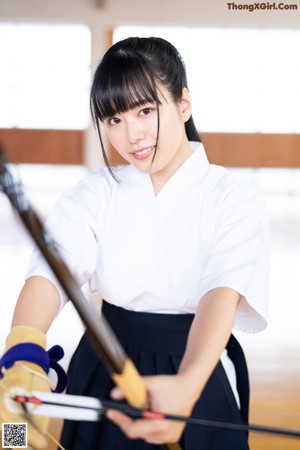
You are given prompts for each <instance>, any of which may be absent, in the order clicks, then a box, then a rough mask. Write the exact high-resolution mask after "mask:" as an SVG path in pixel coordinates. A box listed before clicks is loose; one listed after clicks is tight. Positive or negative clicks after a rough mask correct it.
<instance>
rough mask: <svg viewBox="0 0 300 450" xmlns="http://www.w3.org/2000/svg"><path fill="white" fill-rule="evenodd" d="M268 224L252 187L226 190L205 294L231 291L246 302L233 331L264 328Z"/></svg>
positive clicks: (233, 186) (205, 276) (205, 275)
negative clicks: (212, 291)
mask: <svg viewBox="0 0 300 450" xmlns="http://www.w3.org/2000/svg"><path fill="white" fill-rule="evenodd" d="M269 247H270V246H269V226H268V220H267V213H266V207H265V204H264V201H263V198H262V196H261V195H260V194H259V193H258V192H257V191H256V190H255V189H254V188H253V187H252V186H250V185H247V184H246V183H243V182H234V183H232V184H231V186H230V187H229V188H226V187H224V195H223V198H222V201H221V202H220V204H219V206H218V208H217V210H216V218H215V225H214V232H213V236H212V240H211V246H210V250H209V252H208V257H207V261H206V264H205V269H204V273H203V278H202V288H201V293H202V295H204V294H205V293H206V292H208V291H210V290H211V289H214V288H217V287H229V288H232V289H234V290H235V291H237V292H239V293H240V294H241V295H242V296H243V298H242V300H241V302H240V304H239V306H238V309H237V313H236V318H235V323H234V328H235V329H237V330H239V331H244V332H248V333H254V332H257V331H261V330H263V329H264V328H265V327H266V323H267V322H266V318H267V304H268V287H269V286H268V285H269V266H270V261H269V260H270V256H269V254H270V250H269Z"/></svg>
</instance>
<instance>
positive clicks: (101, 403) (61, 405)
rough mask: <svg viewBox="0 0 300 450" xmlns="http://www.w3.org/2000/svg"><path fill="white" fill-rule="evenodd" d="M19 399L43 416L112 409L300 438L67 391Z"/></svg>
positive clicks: (97, 415)
mask: <svg viewBox="0 0 300 450" xmlns="http://www.w3.org/2000/svg"><path fill="white" fill-rule="evenodd" d="M14 400H15V401H16V402H19V403H21V404H24V403H25V404H28V405H30V406H31V408H30V413H31V414H35V415H40V416H44V415H46V416H48V417H60V418H64V419H69V420H86V421H98V420H101V418H102V417H103V416H104V415H105V414H106V412H107V411H108V410H110V409H116V410H118V411H122V412H123V413H125V414H127V415H128V416H130V417H132V418H144V419H148V420H173V421H177V422H185V423H188V424H192V425H199V426H204V427H212V428H222V429H227V430H236V431H247V432H248V431H254V432H259V433H267V434H275V435H281V436H285V437H293V438H300V431H298V430H292V429H286V428H277V427H270V426H266V425H255V424H246V423H243V422H234V421H224V420H217V419H205V418H201V417H196V416H190V417H186V416H179V415H173V414H164V413H160V412H154V411H149V410H145V409H140V408H132V407H131V406H129V405H126V404H124V403H120V402H115V401H107V400H101V399H98V398H94V397H85V396H77V395H66V394H51V393H46V392H35V391H34V392H32V396H20V395H19V396H16V397H14Z"/></svg>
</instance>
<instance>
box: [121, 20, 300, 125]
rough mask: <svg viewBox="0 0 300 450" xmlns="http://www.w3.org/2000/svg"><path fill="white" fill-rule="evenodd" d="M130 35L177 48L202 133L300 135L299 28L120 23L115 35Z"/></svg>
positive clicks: (122, 36)
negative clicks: (162, 40)
mask: <svg viewBox="0 0 300 450" xmlns="http://www.w3.org/2000/svg"><path fill="white" fill-rule="evenodd" d="M128 36H159V37H162V38H165V39H167V40H169V41H170V42H171V43H172V44H174V45H175V47H177V49H178V50H179V52H180V53H181V55H182V57H183V59H184V61H185V63H186V68H187V74H188V81H189V89H190V92H191V97H192V101H193V115H194V119H195V123H196V125H197V128H198V129H199V130H200V131H204V132H205V131H206V132H228V133H235V132H236V133H239V132H246V133H300V119H299V117H300V110H299V108H300V107H299V105H300V83H299V80H300V58H299V48H300V30H296V29H295V30H294V29H245V28H243V29H237V28H195V27H154V26H120V27H118V28H116V29H115V31H114V37H113V39H114V42H116V41H119V40H121V39H124V38H126V37H128Z"/></svg>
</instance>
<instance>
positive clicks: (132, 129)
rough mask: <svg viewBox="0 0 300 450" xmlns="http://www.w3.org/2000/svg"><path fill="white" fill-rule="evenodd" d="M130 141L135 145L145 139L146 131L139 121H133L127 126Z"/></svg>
mask: <svg viewBox="0 0 300 450" xmlns="http://www.w3.org/2000/svg"><path fill="white" fill-rule="evenodd" d="M127 135H128V141H129V142H130V143H131V144H134V143H136V142H138V141H141V140H143V139H144V138H145V130H144V127H143V125H142V124H141V123H139V122H138V121H132V122H130V123H128V124H127Z"/></svg>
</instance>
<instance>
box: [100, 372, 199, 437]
mask: <svg viewBox="0 0 300 450" xmlns="http://www.w3.org/2000/svg"><path fill="white" fill-rule="evenodd" d="M143 381H144V383H145V386H146V389H147V392H148V399H149V406H150V409H151V410H152V411H155V412H162V413H169V414H180V415H183V416H188V415H189V414H190V413H191V411H192V408H193V405H194V403H195V401H196V400H197V396H195V394H194V393H192V392H189V388H188V385H187V380H185V377H184V376H183V375H170V376H169V375H163V376H162V375H158V376H151V377H143ZM111 397H112V398H113V399H114V400H121V399H123V398H124V395H123V394H122V392H121V390H120V389H119V388H114V389H113V390H112V392H111ZM107 417H108V418H109V419H111V420H112V421H113V422H114V423H115V424H117V425H118V426H119V427H120V428H121V430H122V431H123V432H124V433H125V434H126V436H127V437H128V438H129V439H139V438H141V439H144V440H145V441H146V442H149V443H151V444H163V443H173V442H178V441H179V439H180V437H181V435H182V433H183V430H184V427H185V423H183V422H175V421H170V420H164V419H162V420H156V419H132V418H130V417H128V416H127V415H125V414H123V413H122V412H120V411H116V410H110V411H109V412H108V413H107Z"/></svg>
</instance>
